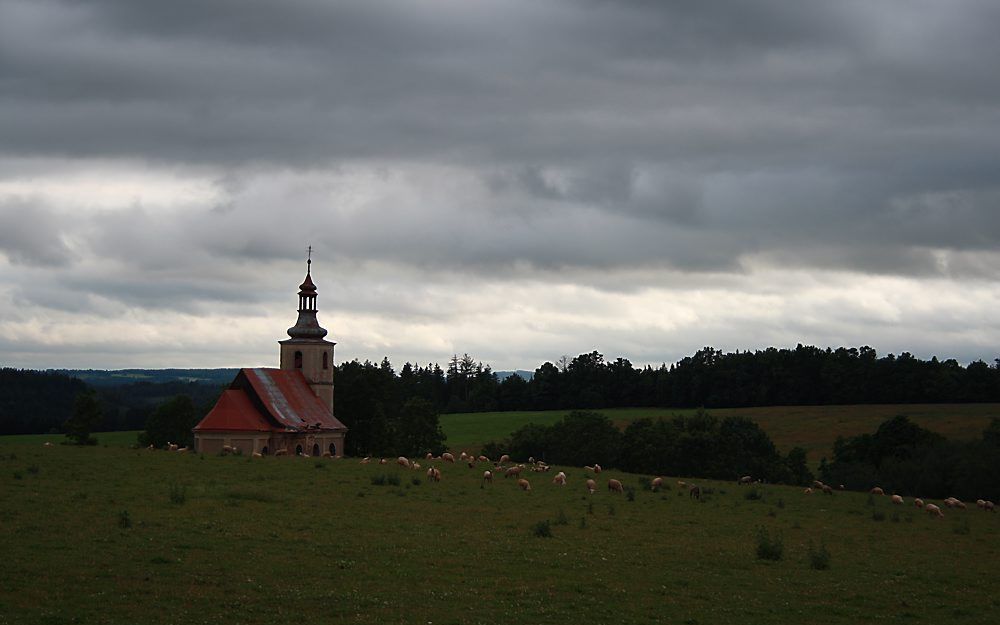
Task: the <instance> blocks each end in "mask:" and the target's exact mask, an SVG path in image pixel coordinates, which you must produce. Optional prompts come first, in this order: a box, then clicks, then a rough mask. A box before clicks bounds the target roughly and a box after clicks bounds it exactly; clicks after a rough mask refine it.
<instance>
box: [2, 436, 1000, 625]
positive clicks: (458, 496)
mask: <svg viewBox="0 0 1000 625" xmlns="http://www.w3.org/2000/svg"><path fill="white" fill-rule="evenodd" d="M39 440H40V439H39V437H0V500H2V501H4V502H5V505H4V506H3V510H2V512H0V518H2V522H3V525H4V531H3V532H2V533H0V552H2V553H3V554H4V566H3V567H0V622H12V623H13V622H16V623H68V622H106V623H139V622H141V623H178V622H189V621H191V622H195V621H197V622H218V621H222V620H227V621H230V620H235V621H238V622H241V623H251V624H256V623H261V624H263V623H275V622H288V621H289V620H291V619H293V618H294V620H296V621H316V622H337V623H373V622H405V623H418V622H419V623H426V622H433V623H438V624H440V623H456V624H458V623H500V622H512V623H520V622H537V623H549V624H552V625H559V624H562V623H572V624H574V625H575V624H577V623H580V622H595V623H651V622H664V623H727V622H740V623H748V624H757V623H760V624H763V623H768V624H771V623H801V622H810V623H828V624H838V623H857V622H862V621H864V622H867V621H879V622H885V623H911V622H914V621H916V620H920V621H926V622H942V623H945V622H946V623H982V622H990V618H989V615H990V613H991V612H993V611H995V609H996V607H997V604H996V596H995V595H996V583H995V580H994V576H993V575H992V571H993V568H994V563H995V562H996V561H997V558H998V557H1000V515H993V514H986V513H983V512H981V511H978V510H976V509H975V508H973V509H971V510H966V511H951V510H947V511H946V512H945V518H944V519H935V518H931V517H929V516H928V515H927V514H925V513H922V512H921V511H919V510H917V509H915V508H914V507H913V506H912V504H909V500H908V504H909V505H906V506H893V505H891V504H890V503H889V502H888V500H887V498H884V497H879V498H872V497H870V496H868V495H867V494H861V493H836V494H835V495H833V496H819V495H804V494H803V492H802V490H801V489H798V488H791V487H777V486H769V487H766V488H764V489H760V488H755V487H738V486H736V485H735V484H732V483H720V482H700V484H701V485H702V486H703V488H704V489H705V496H704V497H703V498H702V499H701V500H696V499H693V498H691V497H689V496H688V494H687V492H686V491H684V490H681V489H680V488H679V487H678V485H677V477H676V476H674V477H671V478H670V479H669V480H668V484H669V485H671V486H672V487H673V488H672V490H668V491H664V492H660V493H653V492H651V491H650V490H648V488H647V487H646V484H647V483H648V479H647V478H644V477H643V476H636V475H628V474H622V473H618V472H611V471H609V472H605V473H603V474H601V476H600V486H601V488H600V489H599V490H598V491H597V492H596V493H594V494H593V495H588V493H587V491H586V489H585V488H584V484H583V483H584V480H585V479H586V478H587V477H590V476H591V475H590V474H589V473H588V472H586V471H584V470H583V469H580V468H574V467H557V468H556V469H557V470H558V469H563V470H565V471H566V473H567V474H568V476H569V484H568V486H566V487H558V486H554V485H553V484H551V483H550V480H551V474H530V475H529V476H528V477H529V479H530V480H531V483H532V485H533V488H532V490H531V492H522V491H521V490H519V489H518V488H517V486H516V484H515V483H514V482H513V480H505V479H503V478H499V477H498V478H497V479H496V480H495V481H494V484H492V485H481V483H480V476H481V474H482V469H483V468H484V467H479V468H478V470H469V469H467V468H465V467H464V466H462V465H457V466H456V465H446V466H443V467H442V469H443V472H444V479H443V480H442V481H441V482H440V483H432V482H429V481H427V479H426V477H425V475H424V472H423V470H420V471H411V470H408V469H403V468H400V467H397V466H379V465H374V464H369V465H361V464H359V463H358V462H356V461H346V460H325V459H303V458H266V459H251V458H245V457H233V456H230V457H217V456H207V457H204V458H201V457H199V456H197V455H193V454H189V455H185V454H176V453H168V452H163V451H153V452H150V451H145V450H130V449H123V448H116V447H107V448H105V447H101V446H98V447H90V448H77V447H67V446H59V445H57V446H55V447H50V448H46V447H42V446H41V444H40V442H39ZM424 468H426V467H424ZM151 475H155V476H157V478H156V480H155V481H154V482H151V481H150V479H149V476H151ZM608 477H613V478H616V479H619V480H621V481H622V482H623V483H624V484H625V486H626V493H624V494H616V493H610V492H608V491H607V489H606V488H605V484H606V479H607V478H608ZM481 486H482V487H481ZM762 531H763V532H766V533H767V536H768V537H769V539H770V540H769V542H771V541H773V540H774V539H778V540H779V541H780V542H781V543H782V549H781V558H780V559H779V560H775V561H771V560H761V559H758V558H757V557H756V555H755V554H756V551H757V548H758V546H759V545H760V544H762V542H761V540H760V537H759V534H760V532H762ZM548 535H551V536H550V537H547V536H548ZM914 545H919V548H914ZM770 552H771V553H776V550H775V549H771V550H770ZM824 552H825V553H826V554H827V556H824V555H823V553H824ZM814 563H819V565H822V564H824V563H825V564H828V565H829V568H828V569H822V568H820V569H814V568H812V566H813V565H814ZM293 615H294V616H293Z"/></svg>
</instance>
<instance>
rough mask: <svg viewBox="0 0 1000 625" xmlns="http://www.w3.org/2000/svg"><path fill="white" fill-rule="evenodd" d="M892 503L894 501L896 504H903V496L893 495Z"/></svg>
mask: <svg viewBox="0 0 1000 625" xmlns="http://www.w3.org/2000/svg"><path fill="white" fill-rule="evenodd" d="M892 503H894V504H896V505H902V503H903V498H902V497H900V496H899V495H893V496H892Z"/></svg>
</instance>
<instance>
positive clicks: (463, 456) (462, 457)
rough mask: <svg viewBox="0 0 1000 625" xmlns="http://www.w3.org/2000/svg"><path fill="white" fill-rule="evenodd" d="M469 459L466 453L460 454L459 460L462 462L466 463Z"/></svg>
mask: <svg viewBox="0 0 1000 625" xmlns="http://www.w3.org/2000/svg"><path fill="white" fill-rule="evenodd" d="M468 457H469V454H467V453H465V452H464V451H463V452H462V453H460V454H458V459H459V460H462V461H464V460H465V459H466V458H468Z"/></svg>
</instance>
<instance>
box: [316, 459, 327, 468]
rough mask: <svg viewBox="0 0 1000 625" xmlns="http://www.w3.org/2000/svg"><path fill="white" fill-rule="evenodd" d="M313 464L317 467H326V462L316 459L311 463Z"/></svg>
mask: <svg viewBox="0 0 1000 625" xmlns="http://www.w3.org/2000/svg"><path fill="white" fill-rule="evenodd" d="M313 466H314V467H316V468H317V469H325V468H326V463H325V462H320V461H319V460H317V461H316V462H315V463H314V464H313Z"/></svg>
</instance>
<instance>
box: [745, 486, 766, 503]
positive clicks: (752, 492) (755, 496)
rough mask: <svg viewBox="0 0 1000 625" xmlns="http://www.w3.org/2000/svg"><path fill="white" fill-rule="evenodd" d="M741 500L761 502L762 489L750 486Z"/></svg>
mask: <svg viewBox="0 0 1000 625" xmlns="http://www.w3.org/2000/svg"><path fill="white" fill-rule="evenodd" d="M743 498H744V499H746V500H747V501H763V500H764V489H763V488H758V487H756V486H751V487H750V488H749V489H747V492H745V493H743Z"/></svg>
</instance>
